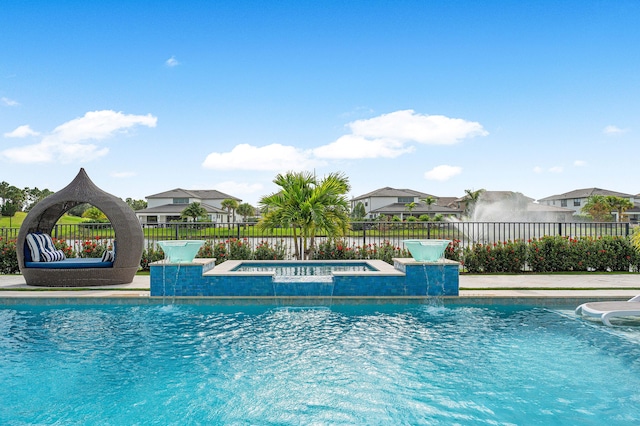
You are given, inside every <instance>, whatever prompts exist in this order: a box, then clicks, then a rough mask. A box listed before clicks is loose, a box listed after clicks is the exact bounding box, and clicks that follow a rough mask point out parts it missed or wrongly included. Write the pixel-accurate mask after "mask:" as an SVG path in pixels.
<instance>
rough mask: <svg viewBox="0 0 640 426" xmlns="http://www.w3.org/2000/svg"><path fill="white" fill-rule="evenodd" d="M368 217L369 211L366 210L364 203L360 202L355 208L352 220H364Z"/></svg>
mask: <svg viewBox="0 0 640 426" xmlns="http://www.w3.org/2000/svg"><path fill="white" fill-rule="evenodd" d="M366 215H367V210H366V209H365V208H364V204H362V201H358V203H357V204H356V206H355V207H354V208H353V211H352V212H351V218H352V219H354V220H362V219H364V217H365V216H366Z"/></svg>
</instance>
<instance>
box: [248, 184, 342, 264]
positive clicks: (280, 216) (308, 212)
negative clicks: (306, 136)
mask: <svg viewBox="0 0 640 426" xmlns="http://www.w3.org/2000/svg"><path fill="white" fill-rule="evenodd" d="M273 182H274V183H275V184H276V185H277V186H279V187H280V191H278V192H276V193H274V194H270V195H267V196H265V197H262V198H261V199H260V206H261V210H263V211H266V213H265V214H264V216H263V217H262V219H260V222H258V226H259V227H260V228H261V229H273V228H276V227H280V226H286V227H291V228H292V233H293V244H294V255H295V257H296V259H304V258H305V257H306V256H307V255H308V252H309V251H310V250H311V249H312V248H313V245H314V237H315V235H316V232H317V231H318V230H319V229H323V230H325V231H326V232H327V234H328V235H330V236H336V235H340V234H342V233H344V232H345V231H346V229H347V228H348V226H349V214H348V212H349V203H348V200H347V198H346V194H347V193H348V192H349V189H350V185H349V181H348V179H347V178H346V177H345V176H344V175H342V174H340V173H332V174H330V175H328V176H327V177H325V178H324V179H322V180H320V181H318V180H317V179H316V177H315V176H314V175H313V174H311V173H309V172H287V173H286V174H278V175H277V176H276V178H275V179H274V180H273ZM309 241H311V245H309Z"/></svg>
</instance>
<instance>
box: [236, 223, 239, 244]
mask: <svg viewBox="0 0 640 426" xmlns="http://www.w3.org/2000/svg"><path fill="white" fill-rule="evenodd" d="M236 227H237V228H238V241H240V223H238V222H236Z"/></svg>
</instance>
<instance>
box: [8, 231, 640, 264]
mask: <svg viewBox="0 0 640 426" xmlns="http://www.w3.org/2000/svg"><path fill="white" fill-rule="evenodd" d="M637 235H640V233H636V234H634V236H632V238H631V239H630V238H625V237H598V238H591V237H584V238H568V237H542V238H539V239H532V240H529V241H520V240H516V241H504V242H500V243H493V244H474V245H473V246H470V247H466V248H464V249H463V248H462V247H461V245H460V241H458V240H455V241H453V242H452V243H451V244H449V246H448V247H447V249H446V250H445V257H446V258H447V259H451V260H455V261H459V262H460V263H461V264H462V266H463V269H464V271H466V272H469V273H474V274H475V273H500V272H502V273H522V272H528V271H530V272H541V273H546V272H568V271H610V272H613V271H616V272H629V271H633V272H638V271H640V253H639V249H638V248H637V246H635V245H634V243H633V242H634V240H633V238H634V237H636V239H637ZM55 244H56V247H58V248H59V249H62V250H64V252H65V254H66V255H67V257H74V256H76V255H78V256H84V257H93V256H97V255H98V254H99V253H101V251H103V250H104V249H106V248H109V247H106V245H105V242H104V241H103V240H100V239H99V238H98V239H96V240H95V241H86V242H85V243H84V244H83V251H84V252H83V253H75V252H73V250H72V248H71V247H68V246H67V245H66V243H65V242H64V240H57V241H55ZM87 248H90V250H89V251H90V252H87V251H86V250H88V249H87ZM197 257H200V258H216V263H221V262H224V261H225V260H228V259H236V260H251V259H256V260H284V259H285V257H286V247H285V245H284V243H283V241H279V242H277V243H275V244H274V243H270V242H267V241H261V242H260V243H259V244H258V246H257V247H256V248H255V249H252V248H251V246H250V244H249V242H248V240H246V239H234V238H232V239H229V240H226V241H224V242H218V243H216V244H213V243H212V242H211V241H206V242H205V244H204V245H203V246H202V248H201V249H200V251H199V252H198V255H197ZM394 257H410V254H409V252H408V251H407V250H406V249H402V248H400V247H397V246H394V245H393V244H391V243H390V242H389V241H385V242H383V243H381V244H367V245H365V246H359V245H355V244H352V245H349V244H347V243H346V242H345V241H344V240H340V239H328V240H326V241H323V242H321V243H319V244H317V246H316V247H315V249H314V250H313V251H312V252H311V253H310V259H314V260H346V259H359V260H366V259H380V260H383V261H385V262H387V263H390V264H392V263H393V260H392V259H393V258H394ZM163 258H164V253H163V252H162V249H160V248H157V247H155V246H151V247H149V248H147V249H146V250H144V252H143V254H142V259H141V261H140V267H141V269H143V270H148V269H149V264H150V263H153V262H155V261H158V260H162V259H163ZM16 273H19V269H18V258H17V256H16V242H15V239H9V240H3V239H2V238H0V274H16Z"/></svg>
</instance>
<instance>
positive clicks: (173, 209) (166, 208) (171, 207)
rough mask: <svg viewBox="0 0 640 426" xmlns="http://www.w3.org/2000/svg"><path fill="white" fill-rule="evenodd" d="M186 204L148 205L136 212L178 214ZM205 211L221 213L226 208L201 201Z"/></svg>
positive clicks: (223, 212) (224, 212)
mask: <svg viewBox="0 0 640 426" xmlns="http://www.w3.org/2000/svg"><path fill="white" fill-rule="evenodd" d="M188 206H189V205H188V204H163V205H162V206H156V207H150V208H147V209H142V210H136V214H145V215H154V214H168V215H180V213H182V211H183V210H184V209H186V208H187V207H188ZM200 206H202V207H203V208H204V209H205V210H206V211H207V213H222V214H227V211H226V210H222V209H219V208H217V207H215V206H212V205H211V204H205V203H201V204H200Z"/></svg>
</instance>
